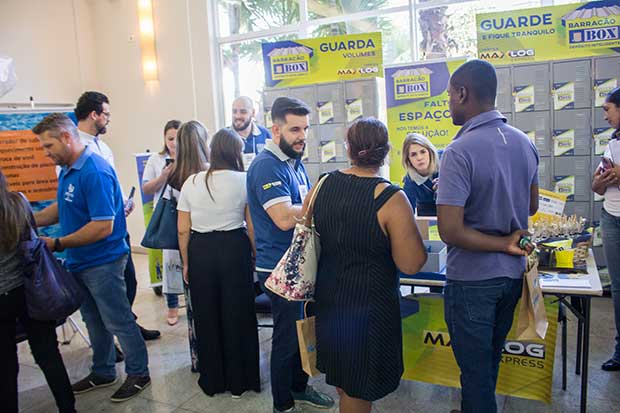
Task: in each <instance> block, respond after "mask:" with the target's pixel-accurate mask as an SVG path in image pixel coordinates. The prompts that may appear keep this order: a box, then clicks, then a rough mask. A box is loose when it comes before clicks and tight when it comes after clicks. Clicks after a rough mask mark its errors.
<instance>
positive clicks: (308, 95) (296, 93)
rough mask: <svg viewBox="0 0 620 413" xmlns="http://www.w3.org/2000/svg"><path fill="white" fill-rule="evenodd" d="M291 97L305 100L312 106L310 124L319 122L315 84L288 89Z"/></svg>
mask: <svg viewBox="0 0 620 413" xmlns="http://www.w3.org/2000/svg"><path fill="white" fill-rule="evenodd" d="M288 93H289V95H288V96H289V97H292V98H297V99H299V100H301V101H302V102H304V103H305V104H306V105H308V107H309V108H310V124H311V125H317V124H318V116H317V112H316V93H315V90H314V86H298V87H292V88H290V89H289V91H288Z"/></svg>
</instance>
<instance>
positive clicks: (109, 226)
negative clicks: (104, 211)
mask: <svg viewBox="0 0 620 413" xmlns="http://www.w3.org/2000/svg"><path fill="white" fill-rule="evenodd" d="M113 229H114V220H113V219H112V220H103V221H90V222H89V223H88V224H86V225H84V226H83V227H82V228H80V229H78V230H77V231H75V232H73V233H71V234H69V235H65V236H64V237H60V238H58V241H59V242H60V245H61V246H62V249H63V250H64V249H65V248H77V247H83V246H84V245H90V244H94V243H95V242H97V241H100V240H102V239H104V238H106V237H109V236H110V234H112V230H113ZM41 239H42V240H44V241H45V243H46V244H47V247H48V248H49V249H50V251H55V248H54V244H55V242H56V240H55V239H54V238H49V237H41Z"/></svg>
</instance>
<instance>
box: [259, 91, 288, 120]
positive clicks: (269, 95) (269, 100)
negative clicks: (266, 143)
mask: <svg viewBox="0 0 620 413" xmlns="http://www.w3.org/2000/svg"><path fill="white" fill-rule="evenodd" d="M280 96H288V89H286V88H283V89H266V90H265V91H263V114H264V116H265V123H264V125H265V127H266V128H268V129H269V128H271V125H272V122H271V106H272V105H273V101H274V100H276V99H277V98H279V97H280Z"/></svg>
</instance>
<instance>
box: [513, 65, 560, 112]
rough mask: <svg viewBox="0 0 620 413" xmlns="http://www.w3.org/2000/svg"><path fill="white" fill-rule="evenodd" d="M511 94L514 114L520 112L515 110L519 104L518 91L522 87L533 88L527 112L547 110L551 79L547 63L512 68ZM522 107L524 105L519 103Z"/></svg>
mask: <svg viewBox="0 0 620 413" xmlns="http://www.w3.org/2000/svg"><path fill="white" fill-rule="evenodd" d="M512 70H513V85H512V89H513V94H515V96H514V112H520V110H518V108H517V106H518V105H517V102H519V90H520V89H522V88H524V87H533V89H534V90H533V93H532V94H531V96H533V99H534V102H533V104H532V105H531V108H530V109H529V110H549V107H550V105H549V101H550V98H549V97H550V96H551V89H550V86H551V78H550V73H551V72H550V70H549V64H548V63H541V64H535V65H525V66H515V67H513V69H512ZM521 104H522V105H526V103H523V102H521Z"/></svg>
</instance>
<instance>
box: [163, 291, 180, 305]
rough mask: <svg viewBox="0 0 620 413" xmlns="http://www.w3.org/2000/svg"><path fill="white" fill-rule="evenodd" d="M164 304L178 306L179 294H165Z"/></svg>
mask: <svg viewBox="0 0 620 413" xmlns="http://www.w3.org/2000/svg"><path fill="white" fill-rule="evenodd" d="M166 304H167V305H168V308H179V296H178V295H176V294H166Z"/></svg>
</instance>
